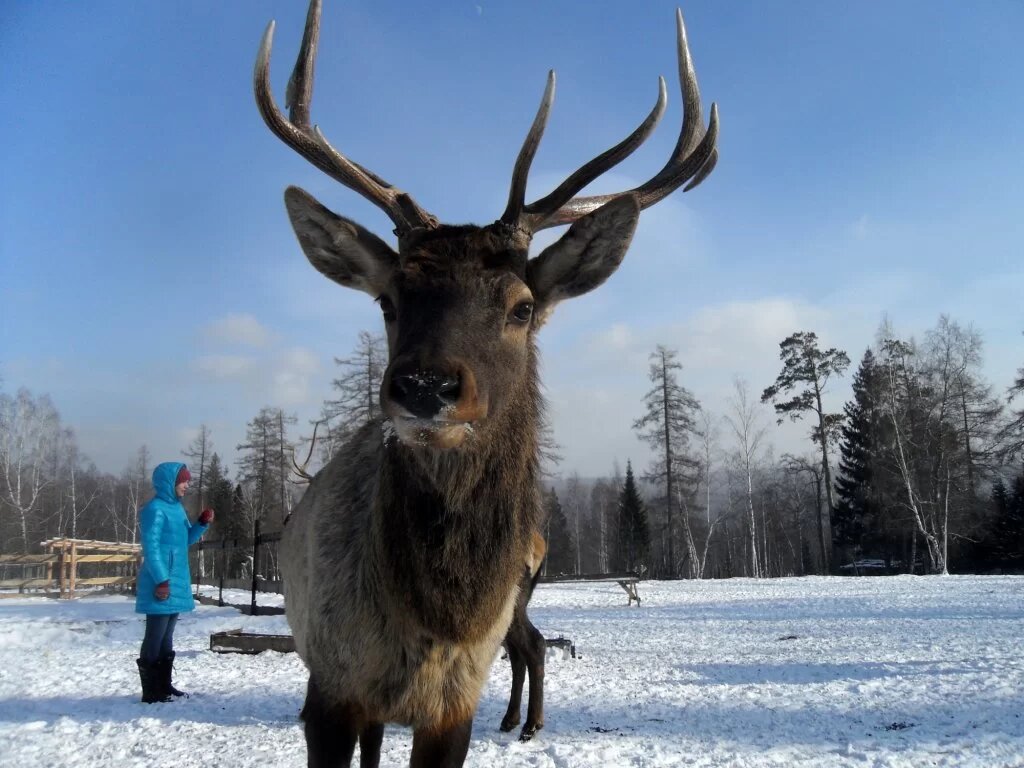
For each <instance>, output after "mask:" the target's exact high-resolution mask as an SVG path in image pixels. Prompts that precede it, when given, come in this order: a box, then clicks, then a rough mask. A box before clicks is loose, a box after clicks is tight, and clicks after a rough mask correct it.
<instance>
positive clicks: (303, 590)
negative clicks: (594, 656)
mask: <svg viewBox="0 0 1024 768" xmlns="http://www.w3.org/2000/svg"><path fill="white" fill-rule="evenodd" d="M320 16H321V0H311V2H310V5H309V10H308V12H307V15H306V24H305V30H304V32H303V36H302V42H301V45H300V48H299V54H298V60H297V61H296V64H295V67H294V70H293V72H292V75H291V78H290V80H289V83H288V88H287V92H286V97H285V108H286V109H287V110H288V115H287V117H286V116H285V114H284V113H283V112H282V111H281V109H280V108H279V107H278V106H277V103H276V102H275V100H274V98H273V96H272V94H271V88H270V55H271V48H272V41H273V32H274V22H273V21H271V22H270V23H269V24H268V26H267V28H266V31H265V33H264V35H263V38H262V41H261V43H260V46H259V50H258V53H257V57H256V65H255V69H254V74H253V83H254V94H255V97H256V104H257V107H258V110H259V112H260V114H261V116H262V117H263V120H264V121H265V123H266V124H267V126H268V127H269V128H270V130H271V132H272V133H273V134H275V135H276V136H277V137H278V138H279V139H281V140H282V141H283V142H284V143H285V144H286V145H287V146H289V147H291V148H292V149H293V150H295V151H296V152H297V153H298V154H299V155H301V156H302V157H304V158H305V159H306V160H307V161H309V162H310V163H312V164H313V165H314V166H316V167H317V168H319V169H320V170H321V171H323V172H324V173H326V174H327V175H328V176H330V177H332V178H333V179H335V180H336V181H338V182H340V183H341V184H342V185H343V186H344V187H347V188H349V189H351V190H352V191H354V192H356V193H358V194H360V195H362V196H363V197H365V198H366V199H368V200H370V201H371V202H373V203H374V204H375V205H376V206H377V207H379V208H380V209H381V210H383V211H384V212H385V213H386V214H387V215H388V217H389V218H390V220H391V221H392V223H393V224H394V225H395V229H394V234H395V236H396V238H397V249H396V248H393V247H392V246H391V245H389V244H388V243H387V242H385V241H384V240H383V239H381V238H380V237H378V236H377V235H375V234H373V233H372V232H370V231H369V230H368V229H366V228H364V227H362V226H361V225H360V224H358V223H356V222H355V221H353V220H351V219H348V218H346V217H344V216H341V215H339V214H337V213H334V212H333V211H331V210H330V209H328V208H327V207H325V206H324V205H322V204H321V203H320V202H319V201H317V200H316V199H315V198H314V197H313V196H311V195H310V194H308V193H307V192H305V191H303V190H302V189H299V188H298V187H294V186H291V187H288V188H287V189H286V190H285V193H284V203H285V208H286V210H287V213H288V217H289V219H290V222H291V226H292V229H293V230H294V233H295V235H296V237H297V239H298V242H299V245H300V247H301V249H302V251H303V253H304V254H305V256H306V258H307V259H308V260H309V262H310V263H311V264H312V266H313V267H314V268H315V269H317V270H318V271H319V272H321V273H322V274H323V275H324V276H325V277H327V278H328V279H330V280H333V281H334V282H336V283H338V284H340V285H341V286H344V287H346V288H351V289H355V290H358V291H362V292H364V293H366V294H368V295H369V296H370V297H371V298H372V299H373V300H374V301H376V303H377V304H378V305H379V307H380V311H381V314H382V315H383V321H384V326H385V330H386V335H387V343H388V364H387V368H386V370H385V374H384V377H383V380H382V382H381V386H380V403H381V410H382V416H381V417H380V418H379V419H377V420H374V421H371V422H368V423H367V424H365V425H363V427H362V428H361V429H359V430H357V431H356V432H355V433H354V434H353V435H352V437H351V438H350V439H349V440H348V442H347V443H346V444H345V445H344V446H343V447H342V448H341V449H340V450H339V451H338V452H337V453H336V455H335V456H334V458H333V459H332V460H331V461H329V462H328V463H327V464H326V465H325V466H324V467H323V468H322V469H320V471H319V472H317V473H316V474H315V475H314V477H313V479H312V480H311V481H310V483H309V484H308V486H307V488H306V490H305V492H304V494H303V496H302V498H301V499H300V501H299V502H298V504H296V506H295V508H294V509H293V510H292V513H291V515H290V517H289V519H288V521H287V523H286V524H285V526H284V530H283V534H282V540H281V545H280V546H281V569H282V572H283V576H284V582H285V606H286V608H285V610H286V615H287V620H288V623H289V625H290V627H291V630H292V633H293V635H294V638H295V645H296V650H297V652H298V655H299V656H300V658H301V659H302V661H303V663H304V664H305V666H306V668H307V670H308V673H309V677H308V682H307V686H306V694H305V700H304V703H303V706H302V710H301V713H300V718H301V720H302V723H303V729H304V735H305V741H306V748H307V763H308V765H310V766H317V767H319V766H347V765H350V764H351V761H352V758H353V755H354V753H355V748H356V745H357V744H358V746H359V749H360V764H361V765H362V766H376V765H378V764H379V760H380V751H381V746H382V743H383V736H384V727H385V725H387V724H399V725H404V726H407V727H410V728H411V729H412V734H413V735H412V752H411V757H410V763H409V764H410V765H411V766H414V768H426V766H461V765H463V763H464V761H465V758H466V755H467V753H468V750H469V745H470V739H471V734H472V725H473V718H474V715H475V713H476V709H477V706H478V702H479V699H480V696H481V692H482V689H483V686H484V683H485V681H486V679H487V676H488V674H489V670H490V667H491V664H492V662H493V661H494V659H495V658H496V656H497V652H498V649H499V647H500V645H501V643H502V640H503V639H504V638H506V636H507V634H508V631H509V628H510V626H511V623H512V621H513V617H514V615H515V612H516V605H517V602H518V600H519V596H520V593H521V582H522V581H523V579H524V576H525V574H526V573H527V572H530V573H534V572H535V565H537V563H535V557H536V553H535V549H534V533H535V532H536V531H537V530H538V529H539V525H538V522H539V518H540V515H541V503H540V495H539V485H538V481H539V479H540V468H539V467H540V450H539V432H540V426H541V420H542V418H543V415H544V403H543V399H542V395H541V391H540V384H539V374H538V350H537V345H536V334H537V332H538V331H539V329H540V328H541V327H542V326H543V325H544V323H545V322H546V320H547V319H548V318H549V315H550V314H551V312H552V310H553V309H554V307H555V306H556V305H557V304H559V303H560V302H562V301H565V300H568V299H571V298H574V297H577V296H580V295H583V294H585V293H588V292H589V291H592V290H594V289H595V288H597V287H598V286H600V285H601V284H602V283H604V282H605V280H607V279H608V278H609V276H611V275H612V274H613V273H614V272H615V270H616V269H617V268H618V266H619V264H620V263H621V261H622V259H623V257H624V255H625V253H626V250H627V248H628V247H629V244H630V242H631V240H632V238H633V233H634V231H635V229H636V225H637V222H638V220H639V216H640V212H641V211H642V210H644V209H646V208H648V207H650V206H652V205H654V204H655V203H657V202H658V201H660V200H662V199H664V198H665V197H666V196H667V195H669V194H670V193H672V192H673V191H675V190H676V189H678V188H679V187H682V186H683V185H684V184H685V185H686V186H685V187H684V191H685V190H689V189H693V188H694V187H696V186H697V185H698V184H700V183H701V182H702V181H703V180H704V179H705V178H706V177H707V176H708V174H710V173H711V171H712V169H713V168H714V167H715V164H716V162H717V158H718V151H717V137H718V113H717V107H716V106H715V105H714V104H712V106H711V109H710V113H709V119H708V123H707V127H706V128H705V126H704V121H703V118H702V115H701V100H700V93H699V90H698V86H697V78H696V73H695V70H694V66H693V62H692V59H691V56H690V52H689V46H688V43H687V38H686V31H685V27H684V25H683V19H682V14H681V13H680V12H679V11H677V12H676V31H677V56H678V62H679V79H680V89H681V91H682V96H683V104H684V109H683V121H682V127H681V129H680V133H679V138H678V140H677V142H676V146H675V148H674V150H673V151H672V153H671V155H670V157H669V159H668V161H667V162H666V163H665V165H664V167H663V168H662V169H661V170H660V171H659V172H658V173H656V174H655V175H654V176H653V177H651V178H650V179H649V180H648V181H646V182H644V183H643V184H641V185H640V186H638V187H635V188H633V189H630V190H627V191H625V192H621V193H614V194H602V195H589V196H583V195H580V194H579V193H580V192H581V191H582V190H583V188H584V187H585V186H586V185H587V184H589V183H590V182H591V181H593V180H594V179H596V178H598V177H599V176H601V175H602V174H603V173H605V172H606V171H607V170H609V169H610V168H612V167H613V166H615V165H616V164H618V163H619V162H621V161H622V160H624V159H625V158H626V157H628V156H629V155H630V154H631V153H632V152H633V151H634V150H635V149H636V148H637V147H639V146H640V145H641V143H642V142H643V141H644V140H645V139H646V138H647V137H648V136H649V135H650V133H651V131H653V129H654V127H655V126H656V125H657V124H658V122H659V121H660V119H661V117H662V114H663V113H664V110H665V105H666V101H667V95H666V87H665V81H664V79H663V78H659V81H658V85H659V87H658V97H657V100H656V103H655V106H654V108H653V109H652V110H651V112H650V113H649V114H648V115H647V117H646V118H645V119H644V120H643V121H642V122H641V123H640V125H639V126H638V127H637V128H636V129H635V130H634V131H633V132H632V133H631V134H630V135H629V136H627V137H626V138H625V139H623V140H622V141H621V142H620V143H619V144H616V145H615V146H614V147H612V148H611V149H609V150H606V151H605V152H603V153H602V154H600V155H598V156H597V157H595V158H594V159H593V160H591V161H589V162H587V163H586V164H584V165H583V166H581V167H580V168H579V169H578V170H577V171H575V172H574V173H572V174H571V175H570V176H569V177H568V178H567V179H566V180H565V181H564V182H562V183H561V184H560V185H559V186H558V187H557V188H556V189H555V190H554V191H552V192H551V193H549V194H548V195H546V196H544V197H542V198H540V199H537V200H535V201H533V202H530V203H527V202H526V183H527V177H528V174H529V170H530V166H531V164H532V161H533V157H534V155H535V153H536V151H537V147H538V145H539V143H540V140H541V136H542V135H543V132H544V128H545V126H546V123H547V119H548V115H549V112H550V108H551V105H552V102H553V98H554V89H555V75H554V72H553V71H550V72H549V73H548V76H547V83H546V86H545V90H544V95H543V97H542V99H541V103H540V106H539V108H538V110H537V113H536V115H535V117H534V120H533V123H532V125H531V127H530V128H529V131H528V133H527V136H526V139H525V140H524V142H523V145H522V148H521V149H520V151H519V154H518V156H517V158H516V160H515V164H514V166H513V169H512V180H511V185H510V190H509V196H508V203H507V205H506V208H505V210H504V212H503V213H502V214H501V216H500V217H499V218H498V219H497V220H495V221H494V222H492V223H490V224H486V225H472V224H445V223H442V222H441V221H440V220H439V219H438V218H437V217H435V216H434V215H432V214H430V213H429V212H427V211H426V210H425V209H423V208H422V207H420V205H419V204H418V203H416V201H415V200H414V199H413V198H412V196H411V195H409V194H408V193H406V192H404V191H402V190H401V189H399V188H397V187H395V186H393V185H392V184H390V183H389V182H387V181H385V180H384V179H383V178H381V177H380V176H379V175H377V174H376V173H374V172H373V171H371V170H369V169H368V168H366V167H365V166H363V165H360V164H359V163H357V162H355V161H354V160H351V159H349V158H348V157H346V156H345V155H344V154H343V153H342V152H341V151H340V150H338V149H336V148H335V147H334V146H333V145H332V144H331V143H330V142H329V141H328V140H327V138H326V137H325V136H324V134H323V133H322V132H321V131H320V129H319V128H318V127H317V126H314V125H312V124H311V122H310V108H311V104H312V94H313V76H314V64H315V61H316V55H317V48H318V44H319V33H320ZM566 225H568V227H569V228H568V230H567V231H566V232H565V233H564V234H562V236H561V237H560V239H558V240H557V241H555V242H554V243H553V244H551V245H550V246H548V247H546V248H545V249H544V250H543V251H542V252H541V253H540V254H538V255H536V256H531V255H530V253H529V250H530V242H531V240H532V238H533V236H534V234H536V233H537V232H539V231H541V230H544V229H547V228H550V227H557V226H566ZM524 609H525V605H524ZM517 708H518V707H517Z"/></svg>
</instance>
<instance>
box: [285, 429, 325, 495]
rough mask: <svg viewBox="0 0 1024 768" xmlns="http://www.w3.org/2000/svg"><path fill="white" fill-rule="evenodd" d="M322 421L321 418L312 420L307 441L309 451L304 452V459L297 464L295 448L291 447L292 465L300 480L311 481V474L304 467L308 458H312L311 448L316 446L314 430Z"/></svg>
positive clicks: (307, 464) (307, 463) (306, 465)
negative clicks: (311, 427)
mask: <svg viewBox="0 0 1024 768" xmlns="http://www.w3.org/2000/svg"><path fill="white" fill-rule="evenodd" d="M323 422H324V420H323V419H320V420H319V421H316V422H314V424H313V437H312V438H311V439H310V441H309V453H307V454H306V460H305V461H304V462H302V464H299V463H298V462H297V461H296V460H295V449H294V448H293V449H292V467H293V468H294V470H295V474H296V475H298V476H299V477H300V478H301V479H302V480H305V481H306V482H311V481H312V480H313V476H312V475H311V474H309V473H308V472H307V471H306V467H308V466H309V460H310V459H312V458H313V448H315V447H316V431H317V430H318V429H319V428H320V425H321V424H322V423H323Z"/></svg>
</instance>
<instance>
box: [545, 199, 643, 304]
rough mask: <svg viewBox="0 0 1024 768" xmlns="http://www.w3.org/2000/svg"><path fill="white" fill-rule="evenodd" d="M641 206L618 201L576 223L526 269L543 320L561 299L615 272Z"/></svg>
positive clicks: (630, 237)
mask: <svg viewBox="0 0 1024 768" xmlns="http://www.w3.org/2000/svg"><path fill="white" fill-rule="evenodd" d="M639 218H640V203H639V202H638V201H637V199H636V197H635V196H633V195H623V196H621V197H616V198H613V199H612V200H610V201H609V202H607V203H605V204H604V205H602V206H601V207H600V208H598V209H597V210H596V211H593V212H592V213H588V214H587V215H586V216H584V217H582V218H581V219H578V220H577V221H576V222H575V223H574V224H573V225H572V226H571V227H569V231H568V232H566V233H565V234H564V235H562V237H561V238H560V239H559V240H558V241H557V242H555V243H552V244H551V245H549V246H548V247H547V248H545V249H544V251H543V252H542V253H541V254H540V256H538V257H537V258H535V259H532V260H531V261H530V262H529V264H527V266H526V282H527V284H528V285H529V286H530V290H531V291H532V292H533V297H534V299H535V300H536V302H537V305H538V309H539V310H540V314H541V317H544V316H545V315H546V314H547V313H548V312H550V311H551V308H552V307H554V305H555V304H557V303H558V302H560V301H562V300H563V299H571V298H572V297H573V296H580V295H582V294H584V293H587V291H592V290H593V289H594V288H597V286H599V285H600V284H601V283H603V282H604V281H605V280H607V279H608V277H609V276H610V275H611V274H612V272H614V271H615V270H616V269H618V267H619V264H620V263H621V262H622V257H623V256H625V255H626V249H627V248H629V243H630V241H631V240H632V239H633V232H634V231H635V230H636V223H637V220H638V219H639Z"/></svg>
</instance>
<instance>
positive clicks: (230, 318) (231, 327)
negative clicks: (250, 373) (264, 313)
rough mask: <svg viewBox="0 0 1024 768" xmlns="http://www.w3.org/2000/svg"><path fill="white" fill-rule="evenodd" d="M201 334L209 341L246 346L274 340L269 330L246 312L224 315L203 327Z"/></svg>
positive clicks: (261, 345)
mask: <svg viewBox="0 0 1024 768" xmlns="http://www.w3.org/2000/svg"><path fill="white" fill-rule="evenodd" d="M203 334H204V336H205V337H206V339H208V340H209V341H211V342H215V343H221V344H232V345H234V344H240V345H244V346H248V347H265V346H267V345H268V344H270V343H271V342H273V340H274V334H273V333H271V332H270V330H268V329H267V328H266V327H264V326H263V325H262V324H261V323H260V321H259V320H257V319H256V318H255V317H254V316H253V315H250V314H246V313H233V314H229V315H225V316H224V317H221V318H219V319H217V320H215V321H214V322H213V323H211V324H210V325H208V326H207V327H206V328H204V329H203Z"/></svg>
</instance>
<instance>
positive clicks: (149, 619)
mask: <svg viewBox="0 0 1024 768" xmlns="http://www.w3.org/2000/svg"><path fill="white" fill-rule="evenodd" d="M191 481H192V474H191V473H190V472H189V471H188V467H186V466H185V465H184V464H182V463H180V462H176V461H169V462H165V463H163V464H159V465H157V467H156V469H154V470H153V490H154V491H156V495H155V496H154V497H153V498H152V499H151V500H150V501H149V503H147V504H146V505H145V506H144V507H143V508H142V509H140V510H139V527H140V529H141V538H142V565H141V567H140V568H139V577H138V581H137V584H136V593H135V612H136V613H144V614H146V634H145V636H144V637H143V639H142V650H141V651H140V652H139V658H138V659H137V661H136V663H137V664H138V667H139V678H140V680H141V682H142V700H143V701H144V702H146V703H147V704H152V703H154V702H158V701H171V700H172V697H174V696H184V695H186V694H185V693H184V692H183V691H179V690H178V689H177V688H175V687H174V686H173V685H171V671H172V669H173V668H174V625H175V624H176V623H177V621H178V614H180V613H185V612H188V611H191V610H194V609H195V602H194V601H193V599H192V590H191V577H190V575H189V567H188V548H189V547H190V546H192V545H193V544H195V543H196V542H197V541H199V539H200V538H202V536H203V534H204V533H206V529H207V528H208V527H209V525H210V523H211V522H212V521H213V510H212V509H204V510H203V511H202V513H201V514H200V515H199V519H198V520H197V521H196V523H195V524H193V523H190V522H189V519H188V515H187V514H185V507H184V506H182V504H181V499H182V497H183V496H184V495H185V493H186V492H187V491H188V487H189V483H191Z"/></svg>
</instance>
